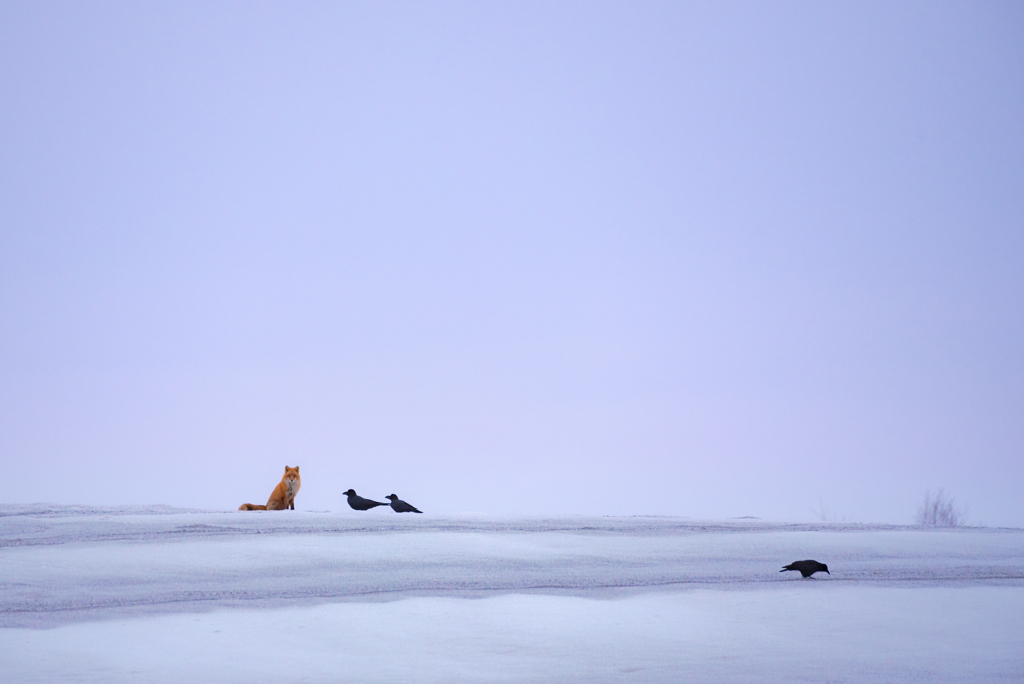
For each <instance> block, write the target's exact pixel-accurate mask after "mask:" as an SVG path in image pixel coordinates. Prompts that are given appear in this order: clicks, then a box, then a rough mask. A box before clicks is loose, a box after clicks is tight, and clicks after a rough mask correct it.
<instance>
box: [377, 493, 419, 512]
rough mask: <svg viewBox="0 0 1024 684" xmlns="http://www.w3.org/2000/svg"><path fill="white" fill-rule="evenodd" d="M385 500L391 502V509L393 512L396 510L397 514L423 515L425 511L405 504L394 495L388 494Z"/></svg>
mask: <svg viewBox="0 0 1024 684" xmlns="http://www.w3.org/2000/svg"><path fill="white" fill-rule="evenodd" d="M384 498H385V499H390V500H391V508H392V510H394V512H395V513H422V512H423V511H421V510H419V509H418V508H416V507H415V506H413V505H411V504H407V503H405V502H404V501H402V500H401V499H399V498H398V497H397V496H396V495H394V494H388V495H387V496H385V497H384Z"/></svg>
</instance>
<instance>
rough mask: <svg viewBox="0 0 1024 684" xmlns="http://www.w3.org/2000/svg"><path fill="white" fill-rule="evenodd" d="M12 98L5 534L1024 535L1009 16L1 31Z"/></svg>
mask: <svg viewBox="0 0 1024 684" xmlns="http://www.w3.org/2000/svg"><path fill="white" fill-rule="evenodd" d="M0 93H2V101H0V160H2V161H0V174H2V178H0V465H2V467H3V469H4V471H5V472H6V473H8V476H9V478H10V482H9V483H8V486H5V487H3V491H4V492H5V493H4V494H3V495H2V496H0V502H35V501H51V502H57V503H83V504H121V503H166V504H172V505H178V506H195V507H203V508H235V507H237V506H238V505H239V504H240V503H244V502H255V503H262V502H264V501H266V498H267V496H268V495H269V494H270V490H271V489H272V488H273V486H274V484H275V483H276V482H277V480H278V479H279V478H280V476H281V473H282V471H283V468H284V465H285V464H288V465H300V466H301V468H302V473H303V476H304V479H303V489H302V492H301V493H300V495H299V497H298V499H297V503H298V507H299V508H300V509H306V510H309V509H321V510H322V509H331V510H344V509H345V508H346V507H345V503H344V501H345V500H344V497H343V496H342V495H341V492H342V491H344V490H346V489H348V488H349V487H353V488H355V489H356V490H357V491H358V492H359V493H360V494H363V495H365V496H371V497H374V498H378V499H380V498H381V497H383V496H385V495H387V494H390V493H391V492H395V493H397V494H399V496H401V497H402V498H403V499H406V500H408V501H410V502H412V503H414V504H415V505H417V506H419V507H420V508H422V509H424V510H426V511H430V512H460V511H481V512H488V513H536V514H546V513H586V514H590V513H596V514H664V515H684V516H694V517H730V516H742V515H754V516H760V517H763V518H771V519H789V520H810V519H813V518H814V515H815V511H816V510H817V509H818V508H819V504H820V503H823V504H824V505H825V506H827V507H828V508H829V509H830V510H831V511H832V514H833V515H834V516H835V517H837V518H843V517H846V518H847V519H849V520H856V521H885V522H895V523H906V522H910V521H911V520H912V518H913V515H914V512H915V509H916V507H917V504H918V503H919V502H920V500H921V499H922V498H923V496H924V492H925V490H926V489H927V488H929V487H930V488H932V489H933V490H934V489H936V488H938V487H945V488H946V489H947V490H949V491H950V492H951V493H953V494H954V495H955V496H956V497H957V499H958V500H959V501H961V502H963V503H967V504H969V505H970V509H971V514H970V521H972V522H974V523H984V524H989V525H1017V526H1020V525H1024V507H1022V504H1021V501H1022V500H1024V497H1022V490H1024V5H1022V4H1021V3H1019V2H977V3H939V2H931V1H930V2H919V3H918V2H904V3H893V2H880V3H864V2H856V3H846V4H840V3H821V2H807V3H763V2H750V3H722V2H710V3H682V2H668V3H637V2H622V3H597V2H578V3H551V2H541V3H527V2H516V3H496V2H473V3H419V2H415V3H381V2H370V3H334V2H325V3H296V2H288V3H273V4H262V3H251V2H244V3H207V2H202V3H199V2H197V3H184V2H167V3H128V2H125V3H72V2H65V3H56V4H53V3H43V2H17V3H15V2H4V3H3V4H0ZM386 513H387V514H389V515H390V514H391V513H390V511H387V512H386ZM375 514H376V513H371V514H370V515H375Z"/></svg>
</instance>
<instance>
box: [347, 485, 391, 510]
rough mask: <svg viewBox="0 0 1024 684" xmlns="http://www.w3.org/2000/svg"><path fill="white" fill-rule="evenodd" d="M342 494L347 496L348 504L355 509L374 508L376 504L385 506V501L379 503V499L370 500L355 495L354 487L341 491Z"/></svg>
mask: <svg viewBox="0 0 1024 684" xmlns="http://www.w3.org/2000/svg"><path fill="white" fill-rule="evenodd" d="M342 494H344V495H345V496H347V497H348V505H349V506H351V507H352V508H353V509H355V510H357V511H368V510H370V509H371V508H376V507H377V506H387V504H386V503H381V502H380V501H370V500H369V499H364V498H363V497H361V496H359V495H357V494H356V490H354V489H350V490H348V491H347V492H342Z"/></svg>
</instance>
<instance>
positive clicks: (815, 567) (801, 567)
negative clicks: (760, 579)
mask: <svg viewBox="0 0 1024 684" xmlns="http://www.w3.org/2000/svg"><path fill="white" fill-rule="evenodd" d="M787 570H798V571H800V574H801V575H803V576H804V578H805V579H806V578H808V577H810V576H811V575H813V574H814V573H816V572H822V571H824V572H828V566H827V565H825V564H824V563H819V562H818V561H816V560H802V561H796V562H794V563H790V564H789V565H784V566H782V569H781V570H779V572H786V571H787ZM828 574H830V575H831V574H832V573H831V572H828Z"/></svg>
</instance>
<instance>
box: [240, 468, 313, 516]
mask: <svg viewBox="0 0 1024 684" xmlns="http://www.w3.org/2000/svg"><path fill="white" fill-rule="evenodd" d="M301 486H302V478H301V477H299V466H295V467H294V468H289V467H288V466H285V467H284V477H282V478H281V481H280V482H278V483H277V486H276V487H274V491H272V492H271V493H270V498H269V499H268V500H267V505H266V506H257V505H256V504H242V505H241V506H239V507H238V510H240V511H283V510H285V509H286V508H290V509H292V510H293V511H294V510H295V495H296V494H298V493H299V487H301Z"/></svg>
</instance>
